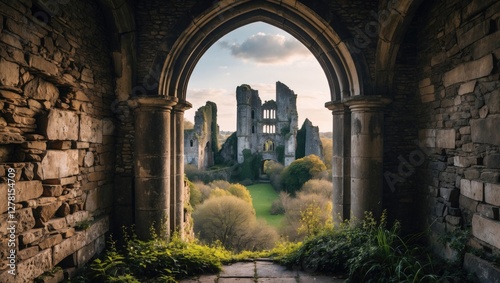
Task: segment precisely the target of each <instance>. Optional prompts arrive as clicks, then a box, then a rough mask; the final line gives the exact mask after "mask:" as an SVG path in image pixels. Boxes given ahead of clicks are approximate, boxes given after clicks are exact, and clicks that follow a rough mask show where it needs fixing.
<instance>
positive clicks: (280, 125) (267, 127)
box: [236, 82, 298, 165]
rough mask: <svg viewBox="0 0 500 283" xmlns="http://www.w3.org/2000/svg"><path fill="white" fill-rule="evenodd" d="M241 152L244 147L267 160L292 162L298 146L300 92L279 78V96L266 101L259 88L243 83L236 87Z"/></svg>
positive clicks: (239, 158) (239, 153)
mask: <svg viewBox="0 0 500 283" xmlns="http://www.w3.org/2000/svg"><path fill="white" fill-rule="evenodd" d="M236 100H237V108H238V109H237V131H236V135H237V140H238V142H237V144H238V145H237V155H238V158H237V159H238V162H239V163H241V162H243V159H244V158H243V151H244V150H245V149H248V150H250V151H251V152H252V153H260V154H261V155H262V159H263V160H274V161H278V162H280V163H283V164H284V165H289V164H290V163H291V162H292V161H294V160H295V152H296V150H297V140H296V137H297V129H298V125H297V123H298V122H297V121H298V113H297V95H296V94H295V93H294V92H293V90H291V89H290V88H289V87H288V86H286V85H285V84H283V83H281V82H276V100H269V101H265V102H264V103H263V104H262V102H261V99H260V98H259V93H258V91H257V90H254V89H252V88H251V87H250V86H249V85H246V84H243V85H241V86H239V87H237V88H236Z"/></svg>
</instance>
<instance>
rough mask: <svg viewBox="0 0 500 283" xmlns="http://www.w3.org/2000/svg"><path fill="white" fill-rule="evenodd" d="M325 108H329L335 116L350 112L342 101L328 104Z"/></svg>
mask: <svg viewBox="0 0 500 283" xmlns="http://www.w3.org/2000/svg"><path fill="white" fill-rule="evenodd" d="M325 107H326V108H328V110H331V111H332V114H333V115H335V114H344V113H347V112H348V110H349V107H348V106H347V105H345V103H343V102H342V101H340V100H337V101H329V102H326V103H325Z"/></svg>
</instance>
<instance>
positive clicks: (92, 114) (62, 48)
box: [0, 0, 115, 282]
mask: <svg viewBox="0 0 500 283" xmlns="http://www.w3.org/2000/svg"><path fill="white" fill-rule="evenodd" d="M45 2H47V1H45ZM48 2H50V4H51V5H49V6H46V7H45V6H39V5H38V4H36V3H37V2H36V1H28V0H23V1H7V0H3V1H0V113H1V114H0V225H1V227H0V282H30V281H31V280H33V279H34V278H35V277H37V276H39V275H40V274H42V273H43V272H45V271H48V270H50V269H51V268H53V267H55V266H63V267H64V268H65V271H67V272H69V273H71V272H73V271H74V270H75V267H81V266H83V265H84V264H85V263H86V262H87V261H88V260H90V259H91V257H92V256H93V255H94V254H96V253H98V252H100V251H102V250H103V249H104V246H105V233H106V231H108V227H109V222H110V221H109V212H110V210H111V205H112V201H111V200H112V191H113V179H112V178H113V172H114V159H115V152H114V138H113V133H114V120H113V117H112V112H111V111H110V104H111V101H112V99H113V97H114V94H113V85H112V69H111V62H110V56H109V55H110V52H109V50H108V47H107V40H106V35H105V30H104V28H105V25H104V23H103V21H102V19H103V16H102V15H101V9H100V7H99V6H98V5H97V4H96V3H95V2H94V1H48ZM10 189H14V190H13V191H12V192H15V199H14V198H11V199H10V200H12V202H8V198H7V196H8V192H9V191H10ZM10 200H9V201H10ZM14 210H15V212H14ZM11 213H12V216H13V218H11ZM8 220H10V221H14V222H7V221H8ZM11 225H13V227H15V229H10V230H7V227H9V228H11V227H12V226H11ZM11 232H12V233H13V235H15V239H16V240H15V247H13V246H12V245H9V239H11V238H12V237H11ZM10 249H14V250H15V253H14V254H15V257H16V259H15V267H16V270H15V272H16V273H17V276H12V275H11V274H9V271H10V270H11V266H9V264H10V263H11V262H13V261H10V260H9V259H8V258H7V257H9V256H11V254H10V252H9V253H8V252H7V251H10ZM55 276H56V280H60V279H61V277H62V276H63V272H62V271H60V272H58V273H56V275H55Z"/></svg>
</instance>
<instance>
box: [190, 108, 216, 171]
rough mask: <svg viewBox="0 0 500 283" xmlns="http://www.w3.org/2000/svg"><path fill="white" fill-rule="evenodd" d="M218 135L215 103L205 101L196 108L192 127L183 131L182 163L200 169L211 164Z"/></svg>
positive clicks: (212, 163) (213, 159)
mask: <svg viewBox="0 0 500 283" xmlns="http://www.w3.org/2000/svg"><path fill="white" fill-rule="evenodd" d="M218 136H219V125H217V105H216V104H215V103H213V102H210V101H207V103H206V104H205V105H204V106H202V107H200V108H198V110H196V113H195V116H194V128H193V129H190V130H185V131H184V164H192V165H194V166H196V167H197V168H198V169H202V170H203V169H207V168H208V167H210V166H213V165H214V161H215V154H216V153H217V152H218V147H219V146H218V140H217V137H218ZM214 146H215V148H214Z"/></svg>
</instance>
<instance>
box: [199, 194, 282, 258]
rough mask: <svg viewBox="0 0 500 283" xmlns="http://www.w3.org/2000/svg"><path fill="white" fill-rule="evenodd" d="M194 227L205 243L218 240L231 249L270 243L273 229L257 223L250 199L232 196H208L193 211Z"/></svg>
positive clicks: (269, 245)
mask: <svg viewBox="0 0 500 283" xmlns="http://www.w3.org/2000/svg"><path fill="white" fill-rule="evenodd" d="M193 218H194V230H195V232H196V233H198V234H199V237H200V239H201V240H202V241H204V242H206V243H215V242H220V244H221V245H222V246H223V247H225V248H226V249H229V250H233V251H242V250H245V249H246V250H258V249H263V248H269V247H271V246H272V245H273V244H274V242H275V240H276V239H277V233H276V231H274V230H273V229H272V228H270V227H269V226H267V225H266V224H263V223H258V222H257V219H256V217H255V212H254V209H253V207H252V206H251V204H250V203H248V202H246V201H244V200H242V199H239V198H237V197H235V196H232V195H231V196H222V197H217V198H210V199H208V200H207V201H205V202H204V203H203V204H201V205H200V206H198V208H197V209H196V211H195V212H194V213H193Z"/></svg>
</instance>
